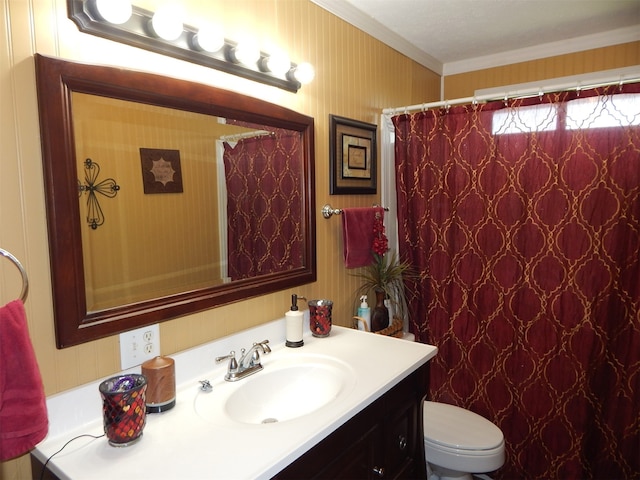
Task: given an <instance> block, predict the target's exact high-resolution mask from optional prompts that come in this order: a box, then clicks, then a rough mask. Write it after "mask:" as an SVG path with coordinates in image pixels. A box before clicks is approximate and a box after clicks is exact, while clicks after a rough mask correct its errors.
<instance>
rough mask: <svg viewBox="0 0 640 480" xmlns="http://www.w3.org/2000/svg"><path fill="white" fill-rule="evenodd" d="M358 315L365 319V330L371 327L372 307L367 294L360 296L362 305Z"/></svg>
mask: <svg viewBox="0 0 640 480" xmlns="http://www.w3.org/2000/svg"><path fill="white" fill-rule="evenodd" d="M358 316H359V317H360V318H362V319H363V320H364V321H365V330H366V329H367V328H368V327H369V324H370V323H371V309H370V308H369V304H367V296H366V295H362V296H361V297H360V307H359V308H358Z"/></svg>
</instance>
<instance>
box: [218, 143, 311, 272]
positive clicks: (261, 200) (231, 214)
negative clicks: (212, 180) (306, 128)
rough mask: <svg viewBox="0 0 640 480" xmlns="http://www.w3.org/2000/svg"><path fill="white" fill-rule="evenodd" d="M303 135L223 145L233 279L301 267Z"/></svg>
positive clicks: (230, 265) (228, 240) (228, 242)
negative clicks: (301, 139) (301, 140)
mask: <svg viewBox="0 0 640 480" xmlns="http://www.w3.org/2000/svg"><path fill="white" fill-rule="evenodd" d="M300 148H301V143H300V135H299V134H298V133H297V132H292V133H291V132H280V131H277V132H276V133H271V134H269V135H260V136H255V137H250V138H245V139H242V140H240V141H238V142H237V143H236V144H235V145H233V146H232V145H231V144H229V143H226V142H225V144H224V166H225V177H226V185H227V223H228V226H227V245H228V250H229V254H228V264H229V273H228V275H229V277H231V279H232V280H239V279H242V278H247V277H254V276H256V275H265V274H269V273H275V272H282V271H285V270H290V269H293V268H299V267H301V266H302V260H303V259H302V257H303V251H302V247H303V242H302V233H303V232H302V231H301V229H300V218H302V197H301V190H300V188H301V179H302V166H301V165H302V162H300V161H299V159H300V156H301V152H300Z"/></svg>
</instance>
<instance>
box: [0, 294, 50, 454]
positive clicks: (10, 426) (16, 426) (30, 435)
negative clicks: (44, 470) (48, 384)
mask: <svg viewBox="0 0 640 480" xmlns="http://www.w3.org/2000/svg"><path fill="white" fill-rule="evenodd" d="M48 430H49V419H48V417H47V404H46V399H45V396H44V387H43V385H42V377H41V376H40V370H39V369H38V363H37V362H36V357H35V354H34V351H33V345H32V344H31V339H30V338H29V331H28V329H27V317H26V314H25V311H24V305H23V304H22V301H21V300H14V301H13V302H11V303H8V304H7V305H5V306H4V307H2V308H0V461H4V460H8V459H10V458H14V457H17V456H19V455H22V454H24V453H27V452H28V451H29V450H31V449H32V448H33V447H35V446H36V445H37V444H38V442H40V441H41V440H42V439H44V437H45V436H46V435H47V432H48Z"/></svg>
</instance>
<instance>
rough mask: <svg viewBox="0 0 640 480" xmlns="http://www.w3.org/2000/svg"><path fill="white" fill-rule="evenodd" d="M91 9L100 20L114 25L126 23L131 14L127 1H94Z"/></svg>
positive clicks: (129, 3) (131, 10) (129, 4)
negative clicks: (93, 9)
mask: <svg viewBox="0 0 640 480" xmlns="http://www.w3.org/2000/svg"><path fill="white" fill-rule="evenodd" d="M93 7H94V8H95V12H96V14H97V15H98V16H99V17H100V18H102V19H103V20H104V21H106V22H109V23H113V24H115V25H121V24H123V23H126V22H127V21H128V20H129V19H130V18H131V14H132V13H133V9H132V7H131V2H130V1H129V0H94V2H93Z"/></svg>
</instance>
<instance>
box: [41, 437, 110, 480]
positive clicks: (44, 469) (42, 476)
mask: <svg viewBox="0 0 640 480" xmlns="http://www.w3.org/2000/svg"><path fill="white" fill-rule="evenodd" d="M104 435H105V434H104V433H103V434H102V435H97V436H96V435H90V434H88V433H85V434H83V435H78V436H77V437H73V438H72V439H71V440H69V441H68V442H67V443H65V444H64V445H63V446H62V448H60V450H58V451H57V452H55V453H52V454H51V456H50V457H49V458H47V461H46V462H44V465H42V470H41V471H40V480H43V479H44V472H45V471H46V470H47V465H48V464H49V460H51V459H52V458H53V457H55V456H56V455H57V454H59V453H60V452H61V451H62V450H64V449H65V448H67V445H69V444H70V443H71V442H73V441H74V440H77V439H79V438H83V437H91V438H95V439H98V438H102V437H104Z"/></svg>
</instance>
